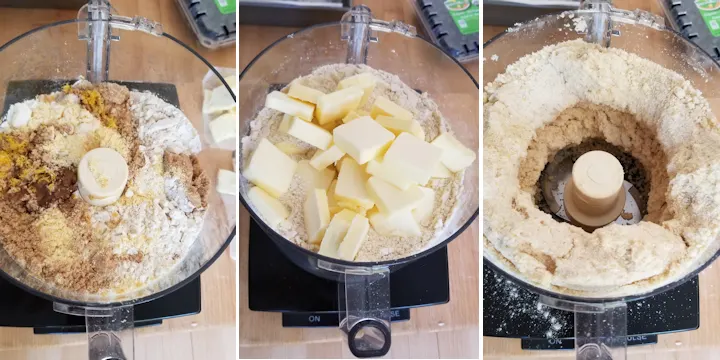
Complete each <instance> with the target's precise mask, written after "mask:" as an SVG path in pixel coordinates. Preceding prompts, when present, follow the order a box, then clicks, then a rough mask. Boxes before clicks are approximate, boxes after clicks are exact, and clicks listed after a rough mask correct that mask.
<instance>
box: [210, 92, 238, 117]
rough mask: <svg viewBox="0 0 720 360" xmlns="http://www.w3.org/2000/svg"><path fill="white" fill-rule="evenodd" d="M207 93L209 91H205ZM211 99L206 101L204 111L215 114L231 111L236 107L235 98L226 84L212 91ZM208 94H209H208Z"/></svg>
mask: <svg viewBox="0 0 720 360" xmlns="http://www.w3.org/2000/svg"><path fill="white" fill-rule="evenodd" d="M205 94H207V93H205ZM209 95H210V99H209V100H207V99H205V100H207V102H204V105H206V106H204V107H203V113H205V114H214V113H220V112H223V111H229V110H231V109H232V108H234V107H235V99H233V97H232V93H231V92H230V91H228V89H227V88H226V87H225V86H218V87H216V88H214V89H212V90H211V91H210V94H209ZM206 96H207V95H206Z"/></svg>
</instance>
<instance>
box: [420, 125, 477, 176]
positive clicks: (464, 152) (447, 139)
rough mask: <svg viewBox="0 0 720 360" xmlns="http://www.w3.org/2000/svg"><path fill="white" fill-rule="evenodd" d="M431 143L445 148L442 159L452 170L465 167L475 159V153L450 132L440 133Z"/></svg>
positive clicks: (455, 170)
mask: <svg viewBox="0 0 720 360" xmlns="http://www.w3.org/2000/svg"><path fill="white" fill-rule="evenodd" d="M431 144H433V145H435V146H437V147H439V148H441V149H443V153H442V158H441V159H440V161H442V163H443V165H445V167H447V168H448V169H449V170H450V171H452V172H458V171H460V170H462V169H465V168H466V167H468V166H470V164H472V163H473V161H475V153H474V152H473V151H472V150H470V149H468V148H466V147H465V145H463V144H462V143H461V142H460V141H458V140H457V139H455V137H453V136H452V134H450V133H447V132H446V133H442V134H440V136H438V137H436V138H435V140H433V141H432V143H431Z"/></svg>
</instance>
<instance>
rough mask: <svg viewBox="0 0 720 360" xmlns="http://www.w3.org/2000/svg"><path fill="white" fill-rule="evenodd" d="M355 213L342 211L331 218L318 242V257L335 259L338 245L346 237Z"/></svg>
mask: <svg viewBox="0 0 720 360" xmlns="http://www.w3.org/2000/svg"><path fill="white" fill-rule="evenodd" d="M355 215H357V214H356V213H354V212H352V211H350V210H345V209H343V210H342V211H340V212H338V213H337V214H335V215H334V216H333V217H332V220H330V224H329V225H328V227H327V229H326V230H325V235H323V238H322V242H320V250H319V251H318V253H319V254H320V255H324V256H329V257H334V258H337V257H338V255H337V251H338V247H339V246H340V243H341V242H342V240H343V239H344V238H345V235H347V232H348V229H349V228H350V224H351V223H352V221H353V219H354V218H355Z"/></svg>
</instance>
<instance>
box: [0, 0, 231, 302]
mask: <svg viewBox="0 0 720 360" xmlns="http://www.w3.org/2000/svg"><path fill="white" fill-rule="evenodd" d="M71 24H77V27H78V31H77V39H78V40H80V41H86V42H87V57H86V59H87V66H86V74H81V75H84V76H85V78H86V79H87V80H89V81H91V82H93V83H98V82H103V81H113V80H112V79H110V78H109V74H110V58H111V48H112V43H113V42H117V41H121V35H122V31H121V30H125V31H134V32H140V33H146V34H148V35H152V36H154V37H159V38H160V37H162V38H166V39H168V40H169V41H172V42H174V43H176V44H177V45H179V46H181V47H182V48H184V49H185V50H187V51H189V52H190V53H191V54H192V55H193V56H194V57H195V58H196V59H198V60H200V61H201V62H202V63H203V64H204V65H205V66H207V69H208V70H209V71H210V72H211V73H212V74H214V75H215V76H216V77H217V79H218V80H219V82H220V83H222V86H224V87H225V88H226V89H227V91H228V92H229V93H230V95H231V96H232V99H233V101H237V100H236V95H235V93H234V92H233V91H232V89H231V87H230V86H229V85H228V83H227V82H226V81H225V79H224V78H223V76H222V75H221V74H220V73H219V72H218V70H217V69H215V68H214V67H213V66H212V65H211V64H210V63H209V61H208V60H206V59H205V58H203V57H202V56H201V55H200V54H199V53H198V52H197V51H195V50H194V49H193V48H191V47H190V46H188V45H187V44H185V43H183V42H182V41H180V40H179V39H177V38H175V37H173V36H172V35H170V34H168V33H165V32H164V31H163V27H162V25H161V24H160V23H157V22H154V21H152V20H149V19H147V18H144V17H141V16H134V17H126V16H121V15H117V14H116V12H115V10H114V9H113V8H112V7H111V5H110V4H109V2H108V1H106V0H91V1H89V3H88V4H86V5H84V6H83V7H82V8H81V9H80V10H79V12H78V16H77V18H75V19H69V20H63V21H58V22H54V23H50V24H47V25H43V26H40V27H37V28H34V29H32V30H29V31H27V32H25V33H23V34H21V35H18V36H17V37H15V38H13V39H11V40H9V41H8V42H7V43H5V44H2V45H0V53H2V51H4V50H6V49H9V48H12V46H13V45H16V44H18V43H19V42H20V41H22V40H23V39H25V38H27V37H29V36H31V35H33V34H38V33H41V32H43V31H49V30H51V29H53V28H56V27H61V26H68V25H71ZM63 80H67V79H63ZM198 91H201V89H198ZM235 234H236V225H235V224H233V225H232V230H231V231H230V234H229V235H228V236H227V237H226V238H224V241H223V242H222V244H220V246H219V247H218V248H217V250H216V251H215V252H214V253H213V255H212V256H211V257H209V258H207V259H206V260H205V261H204V262H202V263H200V262H198V260H200V259H193V261H194V262H198V264H197V269H196V270H195V271H193V272H192V273H190V274H188V276H186V277H184V278H182V279H179V280H177V281H176V282H174V284H173V285H171V286H169V287H167V288H164V289H161V290H159V291H156V292H153V293H144V294H143V296H139V297H136V298H126V299H122V300H113V299H112V298H110V299H109V300H107V301H105V300H104V297H91V298H88V299H87V300H80V299H78V298H75V299H73V298H62V297H58V296H56V295H53V294H48V293H46V292H43V291H42V287H40V288H36V287H32V286H29V285H27V284H25V283H24V282H23V281H21V280H20V279H18V278H16V277H14V276H12V275H10V273H8V272H7V270H8V269H0V276H3V277H4V278H5V279H7V280H8V281H9V282H10V283H12V284H13V285H15V286H17V287H19V288H21V289H23V290H25V291H27V292H29V293H31V294H33V295H36V296H38V297H42V298H45V299H48V300H50V301H53V302H55V303H60V304H62V305H63V306H67V307H69V308H72V307H93V308H96V309H102V308H115V307H119V306H128V305H133V304H138V303H143V302H147V301H151V300H154V299H156V298H159V297H162V296H164V295H166V294H168V293H171V292H173V291H174V290H176V289H178V288H180V287H182V286H184V285H186V284H188V283H190V282H191V281H193V280H194V279H196V278H197V277H198V276H199V275H200V274H201V273H202V272H203V271H204V270H205V269H207V268H208V267H209V266H210V265H212V264H213V263H214V262H215V260H217V259H218V258H219V257H220V255H222V253H223V251H224V249H225V248H226V247H227V246H228V245H229V244H230V242H231V241H232V239H233V238H234V237H235ZM195 241H200V239H199V238H198V239H197V240H195ZM202 247H206V246H202ZM0 253H4V251H3V250H2V249H1V248H0ZM3 256H5V257H7V256H8V255H7V254H6V253H5V254H4V255H3ZM10 266H11V267H13V268H17V267H18V266H19V265H17V264H13V263H12V262H11V265H10ZM24 276H26V277H29V278H31V279H34V280H35V281H37V282H38V283H43V281H42V280H40V279H37V278H36V277H35V276H33V275H31V274H25V275H24ZM175 276H177V275H175ZM59 311H60V310H59ZM62 312H68V311H62Z"/></svg>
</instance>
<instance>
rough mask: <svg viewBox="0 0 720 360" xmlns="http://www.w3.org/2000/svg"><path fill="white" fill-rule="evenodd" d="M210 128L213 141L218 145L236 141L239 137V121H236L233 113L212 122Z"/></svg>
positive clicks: (223, 115)
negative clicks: (226, 141)
mask: <svg viewBox="0 0 720 360" xmlns="http://www.w3.org/2000/svg"><path fill="white" fill-rule="evenodd" d="M208 127H209V128H210V134H211V135H212V137H213V140H215V143H217V144H219V143H221V142H223V141H225V140H230V139H234V138H235V137H236V136H237V120H235V115H233V114H231V113H225V114H222V115H220V116H218V117H217V118H215V119H213V120H210V123H209V124H208Z"/></svg>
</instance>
